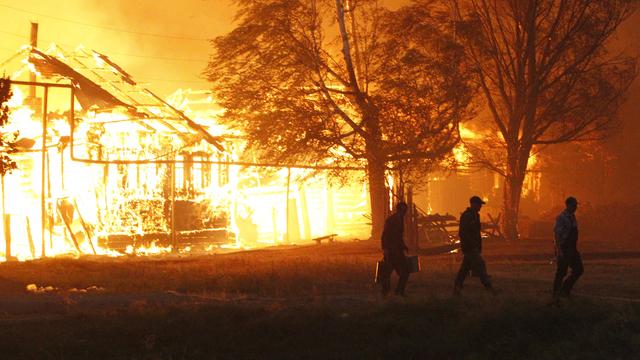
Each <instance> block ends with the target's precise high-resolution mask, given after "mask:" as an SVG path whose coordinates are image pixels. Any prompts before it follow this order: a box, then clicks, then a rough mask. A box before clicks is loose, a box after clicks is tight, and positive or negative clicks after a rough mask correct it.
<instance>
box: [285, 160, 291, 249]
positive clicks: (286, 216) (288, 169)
mask: <svg viewBox="0 0 640 360" xmlns="http://www.w3.org/2000/svg"><path fill="white" fill-rule="evenodd" d="M290 187H291V168H290V167H288V168H287V202H286V205H287V206H286V210H285V211H286V214H285V218H286V219H287V223H286V224H287V229H286V231H287V232H286V235H285V239H286V242H287V244H288V243H289V241H290V239H289V230H290V229H289V190H290Z"/></svg>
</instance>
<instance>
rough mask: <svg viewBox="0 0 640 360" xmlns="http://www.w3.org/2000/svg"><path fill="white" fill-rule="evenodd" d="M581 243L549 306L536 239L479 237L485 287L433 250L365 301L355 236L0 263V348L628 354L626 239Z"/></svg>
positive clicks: (633, 280) (543, 256)
mask: <svg viewBox="0 0 640 360" xmlns="http://www.w3.org/2000/svg"><path fill="white" fill-rule="evenodd" d="M581 246H582V252H583V257H584V260H585V268H586V271H585V275H584V277H583V278H582V279H581V281H580V282H579V283H578V285H577V286H576V289H575V292H576V295H575V296H574V298H573V299H571V300H567V301H564V302H562V303H561V304H560V305H559V306H548V303H549V301H550V294H549V292H548V290H549V287H550V281H551V278H552V276H553V272H554V265H553V264H551V263H550V262H549V259H550V257H551V254H552V252H551V247H550V246H549V243H548V242H542V241H536V242H531V241H530V242H526V241H525V242H521V243H518V244H504V243H493V244H486V246H485V259H486V260H487V264H488V269H489V273H490V274H491V275H492V276H493V279H494V283H495V285H496V287H498V288H499V289H500V290H501V292H500V294H499V295H498V296H492V295H490V294H487V293H485V292H484V290H483V289H482V287H481V285H480V284H479V282H478V280H477V279H475V278H471V279H469V280H467V283H466V285H465V289H464V292H463V296H462V298H453V297H451V291H452V281H453V276H454V274H455V272H456V270H457V265H458V262H459V260H460V259H459V255H450V254H446V255H434V256H422V258H421V259H422V266H423V271H422V272H420V273H418V274H414V275H412V277H411V278H410V280H409V286H408V289H407V293H408V295H409V296H408V297H407V298H406V299H402V298H401V299H398V298H390V299H386V300H385V299H381V298H380V297H379V296H378V289H377V288H375V287H374V286H373V284H372V277H373V267H374V264H375V261H376V260H377V259H378V258H379V256H380V255H379V252H378V250H377V247H378V244H377V243H375V242H369V241H360V242H350V243H337V244H328V245H321V246H299V247H288V248H272V249H265V250H257V251H250V252H243V253H232V254H224V255H223V254H220V255H207V256H183V257H177V256H163V257H151V258H117V259H111V258H106V259H105V258H83V259H47V260H40V261H33V262H25V263H4V264H1V265H0V323H1V326H0V349H2V350H0V354H2V355H0V358H3V359H4V358H6V359H12V358H26V359H96V358H109V359H194V358H195V359H200V358H204V359H209V358H215V359H227V358H228V359H235V358H249V359H254V358H291V359H301V358H315V359H328V358H339V359H347V358H348V359H360V358H373V359H378V358H401V359H414V358H415V359H426V358H429V359H457V358H461V359H465V358H468V359H484V358H486V359H521V358H535V359H538V358H540V359H558V358H563V359H565V358H566V359H602V358H607V359H634V358H638V357H640V246H637V245H635V244H606V246H603V245H602V244H598V243H584V244H581ZM424 253H426V252H424ZM394 280H395V277H394ZM29 284H34V285H35V287H34V286H31V287H30V289H31V291H28V290H27V286H28V285H29ZM47 287H49V288H47ZM34 288H35V289H34Z"/></svg>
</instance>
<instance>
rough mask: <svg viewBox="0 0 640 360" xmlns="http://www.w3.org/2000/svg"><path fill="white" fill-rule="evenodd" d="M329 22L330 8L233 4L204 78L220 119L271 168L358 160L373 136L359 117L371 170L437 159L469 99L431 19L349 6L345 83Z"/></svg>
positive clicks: (426, 11)
mask: <svg viewBox="0 0 640 360" xmlns="http://www.w3.org/2000/svg"><path fill="white" fill-rule="evenodd" d="M354 4H355V5H354ZM415 10H419V14H416V13H415ZM335 11H336V9H335V4H333V5H332V2H329V1H312V2H306V1H305V2H303V1H253V0H245V1H240V10H239V11H238V14H239V25H238V27H237V28H236V29H234V30H233V31H232V32H230V33H229V34H227V35H225V36H222V37H218V38H216V39H215V40H214V41H213V42H212V44H213V46H214V50H215V53H214V55H213V56H212V58H211V61H210V63H209V66H208V68H207V70H206V74H207V76H208V78H209V79H210V80H211V81H212V82H213V86H214V90H215V93H216V96H217V98H218V100H219V101H220V102H221V105H222V106H223V107H224V108H225V109H226V113H225V116H224V118H225V119H226V120H227V121H230V122H231V123H232V124H234V125H236V126H238V127H240V128H242V129H243V130H244V131H245V132H246V134H247V136H248V137H249V140H250V142H251V145H253V147H254V148H255V149H257V150H259V151H260V154H261V155H262V157H263V158H266V159H270V160H275V161H283V162H286V161H288V162H295V161H310V162H311V163H321V162H322V161H323V160H325V159H327V158H330V159H331V160H332V161H336V162H353V160H360V159H365V158H366V156H367V155H366V144H367V141H368V140H369V139H371V138H372V136H373V134H371V133H370V132H371V131H377V130H376V129H372V128H371V126H370V124H367V121H370V122H373V121H374V120H370V119H368V118H367V116H368V115H372V114H367V112H374V114H373V116H374V117H375V118H376V120H377V121H379V122H380V127H379V131H380V132H381V144H379V146H380V147H381V148H382V158H381V159H379V160H380V161H383V162H385V163H386V162H394V161H400V160H406V159H415V158H421V159H429V160H437V159H441V158H443V157H444V156H446V155H447V153H448V152H449V151H450V150H451V148H452V147H453V146H454V145H455V144H456V142H457V140H458V133H457V127H456V124H457V122H458V121H459V120H460V119H461V118H462V117H463V116H464V115H466V111H467V105H468V103H469V98H470V89H469V84H468V78H467V77H465V73H464V72H462V71H461V67H460V65H461V61H462V58H463V52H462V50H461V48H460V47H458V46H456V45H455V44H454V43H453V42H452V39H451V38H450V36H448V34H447V33H446V32H445V30H444V29H443V28H442V27H441V26H440V23H439V21H438V19H437V15H438V14H436V13H435V10H434V8H433V7H429V8H421V9H413V8H404V9H401V10H399V11H397V12H391V11H388V10H386V9H384V8H381V7H379V6H378V5H377V4H376V3H375V2H371V1H356V2H352V3H351V8H347V9H345V12H346V13H347V22H348V21H349V20H350V21H351V24H347V26H348V27H349V30H350V33H349V36H351V38H350V39H349V41H350V43H349V45H350V49H351V51H353V54H352V57H353V60H354V61H353V62H354V75H355V78H354V79H350V76H351V75H350V73H349V71H350V70H349V65H348V64H347V62H348V60H345V59H344V58H340V57H339V56H338V55H339V53H340V52H341V51H343V50H342V46H343V43H342V39H341V38H340V37H339V36H335V37H333V38H330V39H328V37H329V36H330V34H331V29H330V27H331V26H337V25H336V21H335V20H334V19H332V17H333V16H335ZM349 25H351V26H349ZM334 31H335V30H334ZM336 32H337V31H336ZM354 50H355V51H354ZM343 155H346V156H343Z"/></svg>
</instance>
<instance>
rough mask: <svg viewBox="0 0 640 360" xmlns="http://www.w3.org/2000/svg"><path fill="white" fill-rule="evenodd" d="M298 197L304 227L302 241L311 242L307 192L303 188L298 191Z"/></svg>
mask: <svg viewBox="0 0 640 360" xmlns="http://www.w3.org/2000/svg"><path fill="white" fill-rule="evenodd" d="M298 194H299V197H300V209H301V213H302V225H303V226H304V240H311V222H310V221H309V205H308V204H307V192H306V191H305V190H304V186H300V190H298Z"/></svg>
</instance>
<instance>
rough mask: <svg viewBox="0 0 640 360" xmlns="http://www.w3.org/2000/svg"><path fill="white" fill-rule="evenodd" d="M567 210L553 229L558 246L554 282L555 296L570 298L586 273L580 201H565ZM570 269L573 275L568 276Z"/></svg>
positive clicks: (559, 217)
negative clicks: (581, 249) (581, 246)
mask: <svg viewBox="0 0 640 360" xmlns="http://www.w3.org/2000/svg"><path fill="white" fill-rule="evenodd" d="M565 205H566V208H565V209H564V210H563V211H562V212H561V213H560V215H558V217H557V218H556V225H555V227H554V229H553V232H554V237H555V246H556V264H557V269H556V277H555V279H554V280H553V296H554V298H558V297H560V296H564V297H566V296H569V294H570V293H571V288H573V285H574V284H575V283H576V281H578V278H580V276H581V275H582V273H583V272H584V267H583V266H582V258H581V257H580V253H579V252H578V246H577V244H578V222H577V221H576V211H577V210H578V200H576V198H574V197H572V196H570V197H568V198H567V200H565ZM568 268H571V274H570V275H569V276H567V278H566V279H565V276H566V275H567V270H568Z"/></svg>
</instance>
